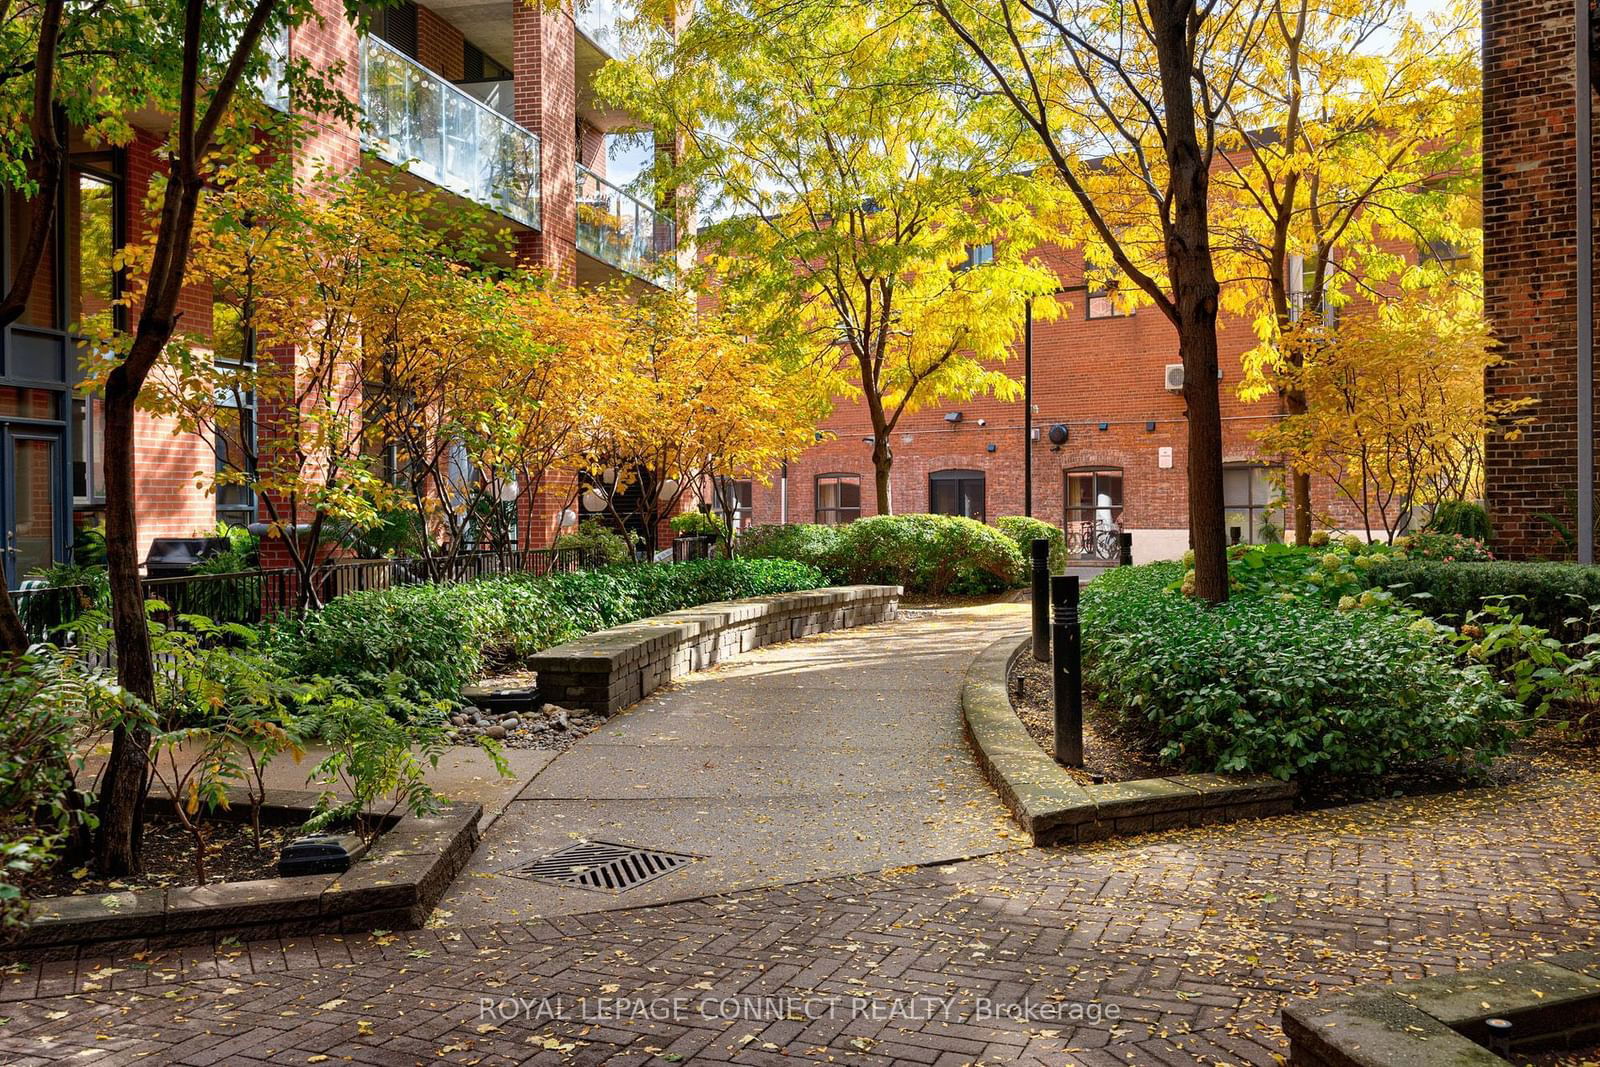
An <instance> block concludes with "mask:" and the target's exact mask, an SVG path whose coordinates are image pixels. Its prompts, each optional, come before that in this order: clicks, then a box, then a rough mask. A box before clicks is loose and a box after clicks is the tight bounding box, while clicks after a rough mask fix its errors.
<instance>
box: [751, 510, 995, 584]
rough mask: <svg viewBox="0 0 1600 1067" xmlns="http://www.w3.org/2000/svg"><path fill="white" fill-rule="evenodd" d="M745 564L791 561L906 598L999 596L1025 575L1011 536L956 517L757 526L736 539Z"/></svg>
mask: <svg viewBox="0 0 1600 1067" xmlns="http://www.w3.org/2000/svg"><path fill="white" fill-rule="evenodd" d="M735 551H736V552H737V553H738V554H739V555H742V556H745V557H747V558H762V559H772V558H780V559H794V560H799V561H801V562H804V563H808V564H810V565H812V566H814V567H816V568H818V569H819V570H821V571H823V572H824V573H825V574H827V575H828V576H829V577H830V578H833V579H834V580H835V581H841V582H845V583H847V584H874V585H876V584H882V585H900V586H904V587H905V589H906V591H907V592H908V593H929V594H934V595H938V594H943V593H956V594H978V593H996V592H999V591H1001V590H1003V589H1007V588H1009V587H1011V586H1013V585H1017V584H1019V583H1020V582H1022V581H1023V580H1024V578H1025V576H1026V573H1027V568H1026V565H1025V564H1024V562H1023V556H1022V553H1021V551H1020V550H1019V549H1018V548H1017V544H1016V542H1015V541H1014V540H1012V539H1011V538H1010V537H1007V536H1006V535H1005V534H1003V533H1001V532H1000V531H999V530H997V529H995V528H994V527H992V526H986V525H984V524H983V523H981V522H978V521H976V520H974V519H966V518H961V517H960V516H956V515H877V516H874V517H872V518H868V519H857V520H855V521H854V522H852V523H849V524H847V525H844V526H817V525H810V524H795V525H787V526H757V527H753V528H751V529H749V530H746V531H745V532H744V533H742V534H740V535H739V542H738V545H737V546H736V548H735Z"/></svg>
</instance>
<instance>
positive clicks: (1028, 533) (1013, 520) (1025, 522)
mask: <svg viewBox="0 0 1600 1067" xmlns="http://www.w3.org/2000/svg"><path fill="white" fill-rule="evenodd" d="M994 525H995V529H997V530H999V531H1000V532H1001V533H1003V534H1005V535H1006V536H1007V537H1009V538H1011V540H1013V541H1015V542H1016V543H1017V548H1018V549H1019V550H1021V552H1022V560H1023V564H1024V565H1025V566H1031V563H1030V562H1029V561H1030V560H1032V558H1033V556H1032V553H1033V542H1034V539H1035V538H1039V537H1042V538H1044V539H1045V540H1047V541H1049V542H1050V573H1051V574H1060V573H1062V572H1063V571H1065V570H1066V569H1067V535H1066V534H1064V533H1063V532H1062V531H1061V527H1059V526H1052V525H1050V524H1049V523H1048V522H1045V521H1044V520H1042V519H1030V518H1028V517H1027V516H1026V515H1002V516H1001V517H1000V518H999V519H997V520H995V524H994Z"/></svg>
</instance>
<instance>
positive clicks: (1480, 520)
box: [1428, 500, 1494, 542]
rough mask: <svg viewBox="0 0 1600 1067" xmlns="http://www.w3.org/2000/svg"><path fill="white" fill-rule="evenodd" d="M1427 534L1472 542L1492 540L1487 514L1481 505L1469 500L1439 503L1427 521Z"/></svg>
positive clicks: (1491, 528)
mask: <svg viewBox="0 0 1600 1067" xmlns="http://www.w3.org/2000/svg"><path fill="white" fill-rule="evenodd" d="M1428 532H1429V533H1441V534H1455V535H1456V536H1458V537H1466V538H1470V539H1472V540H1474V541H1484V542H1489V541H1493V540H1494V530H1493V527H1491V526H1490V525H1489V513H1488V512H1487V511H1485V510H1484V509H1483V505H1482V504H1476V503H1473V502H1472V501H1470V500H1446V501H1443V502H1441V503H1440V504H1439V506H1438V507H1437V508H1435V509H1434V511H1433V518H1431V519H1429V520H1428Z"/></svg>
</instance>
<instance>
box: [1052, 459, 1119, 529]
mask: <svg viewBox="0 0 1600 1067" xmlns="http://www.w3.org/2000/svg"><path fill="white" fill-rule="evenodd" d="M1066 500H1067V505H1066V514H1065V516H1064V518H1065V521H1066V523H1067V525H1068V526H1075V527H1077V528H1079V529H1084V528H1088V527H1094V528H1096V529H1103V530H1115V529H1116V528H1117V527H1118V525H1120V524H1121V522H1122V472H1121V471H1119V470H1084V471H1068V472H1067V495H1066Z"/></svg>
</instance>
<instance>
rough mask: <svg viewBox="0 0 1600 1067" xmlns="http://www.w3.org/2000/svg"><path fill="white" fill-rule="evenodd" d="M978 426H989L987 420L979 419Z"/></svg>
mask: <svg viewBox="0 0 1600 1067" xmlns="http://www.w3.org/2000/svg"><path fill="white" fill-rule="evenodd" d="M978 425H979V426H987V425H989V420H988V419H979V420H978Z"/></svg>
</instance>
